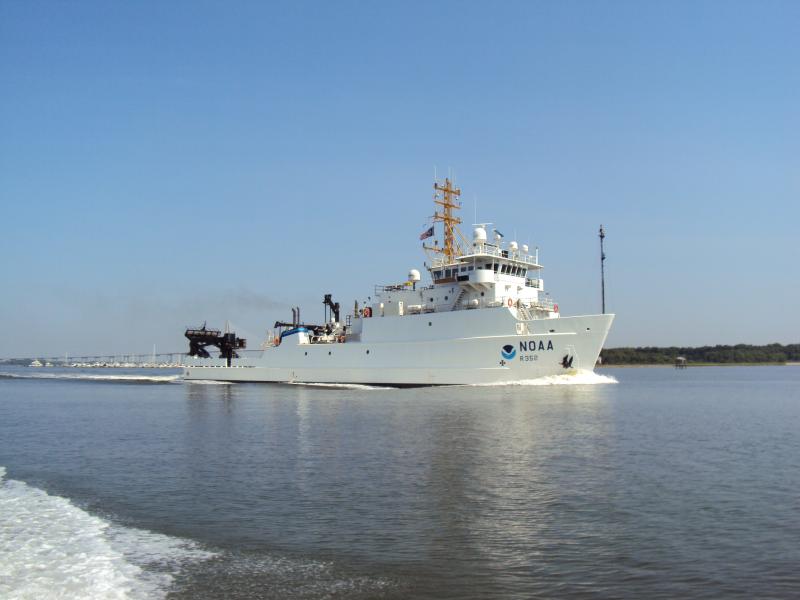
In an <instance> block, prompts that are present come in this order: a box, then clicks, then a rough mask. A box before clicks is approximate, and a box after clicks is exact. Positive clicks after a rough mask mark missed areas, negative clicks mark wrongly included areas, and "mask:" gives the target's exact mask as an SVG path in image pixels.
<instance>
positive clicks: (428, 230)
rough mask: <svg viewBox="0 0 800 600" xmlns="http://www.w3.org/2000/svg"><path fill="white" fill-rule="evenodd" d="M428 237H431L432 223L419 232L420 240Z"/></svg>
mask: <svg viewBox="0 0 800 600" xmlns="http://www.w3.org/2000/svg"><path fill="white" fill-rule="evenodd" d="M429 237H433V225H431V226H430V227H429V228H428V229H426V230H425V231H423V232H422V233H421V234H419V239H421V240H425V239H428V238H429Z"/></svg>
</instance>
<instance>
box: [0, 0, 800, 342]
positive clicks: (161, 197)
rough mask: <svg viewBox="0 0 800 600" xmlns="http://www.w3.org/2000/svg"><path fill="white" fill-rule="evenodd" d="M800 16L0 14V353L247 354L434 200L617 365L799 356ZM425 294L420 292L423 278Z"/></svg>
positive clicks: (471, 6)
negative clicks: (508, 242)
mask: <svg viewBox="0 0 800 600" xmlns="http://www.w3.org/2000/svg"><path fill="white" fill-rule="evenodd" d="M798 167H800V3H797V2H793V1H788V2H779V1H764V2H737V1H720V2H694V1H693V2H640V1H636V2H621V1H620V2H589V1H586V2H574V1H565V2H533V1H530V2H528V1H526V2H466V1H465V2H373V3H369V2H255V1H254V2H222V1H218V2H203V1H191V2H180V1H171V2H135V3H123V2H37V1H31V2H22V1H14V0H0V223H1V224H2V236H0V290H1V292H2V293H1V294H0V327H2V331H3V334H2V335H1V336H0V357H19V356H59V355H63V354H65V353H69V354H72V355H81V354H84V355H85V354H112V353H134V352H137V353H138V352H142V353H144V352H150V351H152V347H153V345H154V344H155V345H156V347H157V351H158V352H178V351H185V350H186V342H185V339H184V338H183V330H184V328H185V327H186V326H188V325H196V324H201V323H203V322H204V321H208V323H209V325H216V326H223V325H224V323H225V321H226V320H229V321H230V323H231V325H232V327H233V328H235V330H236V331H237V333H239V334H240V335H243V336H245V337H248V338H249V345H250V347H257V345H258V344H259V343H260V341H261V340H263V338H264V335H265V331H266V330H267V329H268V328H269V327H271V326H272V324H273V323H274V321H275V320H277V319H288V318H289V317H290V316H291V313H290V307H291V306H295V305H299V306H300V307H301V308H302V311H303V313H302V314H303V317H304V320H308V321H313V320H314V319H318V320H321V319H322V315H323V305H322V297H323V295H324V294H325V293H333V295H334V298H335V299H337V300H339V301H340V302H341V303H342V306H344V307H350V306H352V303H353V301H354V300H356V299H358V300H364V299H365V298H366V297H367V296H368V295H371V293H372V289H373V285H375V284H387V283H396V282H400V281H403V280H404V279H405V278H406V274H407V272H408V269H410V268H420V269H421V270H422V263H423V261H424V260H426V257H425V255H424V253H423V252H422V250H421V248H420V242H419V234H420V233H421V232H422V231H423V230H424V229H425V228H426V227H427V224H428V221H429V217H430V215H431V214H432V213H433V204H432V185H433V180H434V175H435V174H436V175H437V176H438V177H439V178H441V177H443V176H444V175H446V174H448V173H451V174H453V175H454V177H455V179H456V183H457V184H458V185H459V187H460V188H461V189H462V201H463V210H462V217H463V219H464V221H465V229H466V231H467V233H468V232H469V229H470V226H471V224H472V222H473V221H474V220H475V216H476V214H477V220H478V221H480V222H484V221H488V222H491V223H494V226H495V227H497V229H499V230H501V231H502V232H503V233H504V234H506V239H509V238H512V237H513V238H516V239H517V240H518V241H519V242H520V243H528V244H529V245H530V246H531V247H534V246H538V247H539V248H540V262H541V263H542V264H543V265H544V266H545V270H544V273H543V278H544V284H545V289H546V290H548V291H549V293H550V294H551V297H553V298H554V299H555V300H556V301H557V302H558V304H559V306H560V308H561V312H562V314H564V315H570V314H593V313H597V312H600V274H599V248H598V238H597V230H598V228H599V226H600V224H602V225H603V226H604V227H605V229H606V234H607V237H606V255H607V260H606V306H607V310H608V311H609V312H614V313H615V314H616V315H617V317H616V321H615V323H614V326H613V328H612V331H611V333H610V335H609V338H608V341H607V344H606V345H607V346H609V347H614V346H628V345H633V346H639V345H679V346H693V345H705V344H728V343H754V344H762V343H770V342H781V343H797V342H798V341H799V340H800V311H799V310H798V307H800V276H799V275H800V269H799V268H798V266H797V264H798V260H797V259H798V257H799V256H800V252H799V251H798V247H799V246H800V244H798V242H799V241H800V208H799V207H798V204H799V201H800V168H798ZM423 272H424V270H423Z"/></svg>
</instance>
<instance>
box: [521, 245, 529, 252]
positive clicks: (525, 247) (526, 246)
mask: <svg viewBox="0 0 800 600" xmlns="http://www.w3.org/2000/svg"><path fill="white" fill-rule="evenodd" d="M522 251H523V252H524V253H525V254H527V253H528V244H522Z"/></svg>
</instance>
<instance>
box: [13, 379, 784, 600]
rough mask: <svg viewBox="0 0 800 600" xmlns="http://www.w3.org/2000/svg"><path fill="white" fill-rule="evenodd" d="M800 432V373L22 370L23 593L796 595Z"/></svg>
mask: <svg viewBox="0 0 800 600" xmlns="http://www.w3.org/2000/svg"><path fill="white" fill-rule="evenodd" d="M615 380H618V383H614V381H615ZM798 432H800V367H746V368H737V367H730V368H704V369H687V370H685V371H675V370H672V369H615V370H611V369H609V370H606V371H603V372H602V374H601V375H600V376H592V375H581V376H579V377H575V378H565V377H558V378H552V379H549V380H545V381H534V382H526V385H515V386H459V387H439V388H418V389H404V390H396V389H381V388H370V387H369V386H306V385H259V384H234V385H204V384H197V383H192V384H189V383H183V382H181V381H180V380H179V379H177V378H176V377H175V376H174V374H172V373H169V372H167V373H165V372H163V371H144V372H143V371H131V372H122V373H120V372H117V371H110V370H104V371H95V372H90V373H80V372H76V371H74V370H69V371H63V372H59V371H55V370H51V369H46V370H45V369H41V370H33V369H16V370H9V369H6V370H4V371H0V465H3V467H4V469H3V468H0V597H2V598H37V599H38V598H47V597H62V598H159V597H161V598H163V597H166V598H175V599H183V598H234V599H235V598H289V599H291V598H304V599H305V598H308V599H318V598H355V599H362V598H392V599H394V598H554V597H555V598H567V597H568V598H643V597H646V598H676V597H681V598H705V597H707V598H720V597H724V598H755V597H757V598H790V597H798V596H800V575H798V565H800V438H799V437H798Z"/></svg>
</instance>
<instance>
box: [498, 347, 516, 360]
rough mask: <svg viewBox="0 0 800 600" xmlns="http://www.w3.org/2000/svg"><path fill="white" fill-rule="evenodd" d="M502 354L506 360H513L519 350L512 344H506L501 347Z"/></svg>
mask: <svg viewBox="0 0 800 600" xmlns="http://www.w3.org/2000/svg"><path fill="white" fill-rule="evenodd" d="M500 354H501V355H502V357H503V358H505V359H506V360H511V359H513V358H514V357H515V356H516V355H517V351H516V350H515V349H514V346H512V345H511V344H506V345H505V346H503V347H502V348H501V349H500Z"/></svg>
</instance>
